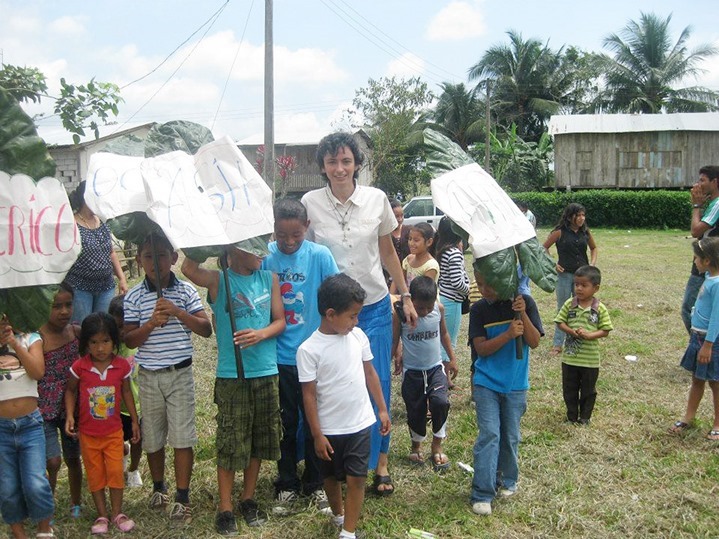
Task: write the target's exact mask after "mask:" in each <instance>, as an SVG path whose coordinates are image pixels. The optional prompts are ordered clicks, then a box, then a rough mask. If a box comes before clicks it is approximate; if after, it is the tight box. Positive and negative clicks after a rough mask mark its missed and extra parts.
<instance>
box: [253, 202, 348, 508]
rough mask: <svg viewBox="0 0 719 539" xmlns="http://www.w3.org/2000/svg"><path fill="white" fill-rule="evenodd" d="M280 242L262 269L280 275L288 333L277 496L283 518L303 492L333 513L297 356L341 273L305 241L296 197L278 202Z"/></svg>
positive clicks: (303, 214)
mask: <svg viewBox="0 0 719 539" xmlns="http://www.w3.org/2000/svg"><path fill="white" fill-rule="evenodd" d="M274 216H275V239H276V240H277V241H275V242H273V243H270V245H269V251H270V254H269V256H267V257H266V258H265V259H264V260H263V261H262V269H268V270H271V271H273V272H274V273H276V274H277V276H278V278H279V282H280V293H281V295H282V302H283V304H284V307H285V321H286V323H287V327H286V329H285V331H284V332H283V333H282V334H280V335H279V336H278V337H277V368H278V370H279V374H280V408H281V415H282V430H283V437H282V442H281V444H280V450H281V455H282V456H281V458H280V460H279V461H278V463H277V469H278V477H277V479H276V481H275V493H276V496H277V501H278V502H280V504H279V505H278V506H277V507H276V508H275V512H276V513H278V514H282V513H284V512H286V511H287V508H288V506H289V505H291V504H292V503H293V502H296V501H297V499H298V496H299V495H300V494H303V495H306V496H310V497H312V498H313V501H314V502H315V503H316V504H317V507H318V509H319V510H320V511H322V512H325V513H326V512H329V511H330V509H329V503H328V501H327V497H326V495H325V493H324V490H323V489H322V477H321V476H320V472H319V468H318V464H317V456H316V454H315V450H314V444H313V441H312V436H311V435H310V430H309V426H308V425H307V423H306V421H305V420H303V421H302V425H300V417H302V418H304V415H305V414H304V405H303V402H302V386H301V384H300V382H299V379H298V377H297V361H296V358H295V354H296V353H297V349H298V348H299V346H300V344H302V343H303V342H304V341H305V340H306V339H307V338H308V337H309V336H310V335H311V334H312V333H313V332H314V331H315V330H316V329H317V328H318V327H319V325H320V314H319V311H318V309H317V290H318V289H319V287H320V284H321V283H322V281H323V280H324V279H326V278H327V277H329V276H330V275H335V274H337V273H339V269H338V268H337V264H336V263H335V260H334V258H333V257H332V253H331V252H330V250H329V249H328V248H327V247H325V246H324V245H319V244H317V243H313V242H311V241H305V234H306V233H307V227H308V226H309V221H308V220H307V210H306V209H305V207H304V205H303V204H302V203H301V202H299V201H297V200H292V199H281V200H278V201H277V202H275V205H274ZM300 426H302V427H303V431H304V442H305V443H304V457H305V469H304V473H303V474H302V478H301V479H300V478H299V477H298V475H297V455H298V452H297V445H298V438H299V436H298V427H300Z"/></svg>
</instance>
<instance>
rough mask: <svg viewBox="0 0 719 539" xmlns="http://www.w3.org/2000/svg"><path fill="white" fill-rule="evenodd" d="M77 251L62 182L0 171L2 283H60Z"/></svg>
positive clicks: (6, 285)
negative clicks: (35, 178)
mask: <svg viewBox="0 0 719 539" xmlns="http://www.w3.org/2000/svg"><path fill="white" fill-rule="evenodd" d="M79 254H80V237H79V235H78V232H77V226H75V220H74V218H73V215H72V209H71V208H70V202H69V201H68V199H67V193H66V192H65V188H64V187H63V186H62V184H61V183H60V182H59V180H57V179H56V178H43V179H42V180H40V181H39V182H37V184H36V183H35V182H34V181H33V180H32V179H31V178H30V177H28V176H25V175H22V174H18V175H15V176H12V177H10V175H8V174H6V173H5V172H0V288H14V287H17V286H30V285H37V284H53V283H59V282H60V281H62V279H63V278H64V277H65V274H66V273H67V272H68V271H69V270H70V267H72V264H73V263H74V262H75V260H76V259H77V256H78V255H79Z"/></svg>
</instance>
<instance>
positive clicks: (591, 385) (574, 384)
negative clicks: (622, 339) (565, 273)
mask: <svg viewBox="0 0 719 539" xmlns="http://www.w3.org/2000/svg"><path fill="white" fill-rule="evenodd" d="M601 282H602V274H601V272H600V271H599V269H598V268H596V267H594V266H582V267H580V268H579V269H577V271H575V272H574V297H572V298H569V299H568V300H567V301H566V302H565V303H564V305H563V306H562V308H561V309H560V310H559V313H557V316H556V318H555V319H554V322H555V323H556V324H557V325H558V327H559V329H561V330H562V331H564V332H565V333H566V334H567V336H566V340H565V343H564V352H563V355H562V392H563V393H564V403H565V404H566V406H567V421H569V422H571V423H581V424H583V425H588V424H589V420H590V419H591V417H592V410H594V403H595V401H596V399H597V389H596V386H597V378H598V377H599V343H598V342H597V339H601V338H602V337H606V336H607V335H609V332H610V331H611V330H612V329H614V327H613V326H612V321H611V319H610V318H609V312H608V311H607V308H606V307H605V306H604V304H603V303H601V302H600V301H599V300H598V299H597V298H595V297H594V294H596V293H597V291H598V290H599V285H600V284H601Z"/></svg>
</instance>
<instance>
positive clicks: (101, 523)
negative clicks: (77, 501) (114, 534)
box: [90, 517, 110, 535]
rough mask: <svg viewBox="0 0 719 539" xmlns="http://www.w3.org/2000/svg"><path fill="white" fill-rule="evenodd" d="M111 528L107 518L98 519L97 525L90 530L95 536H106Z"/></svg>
mask: <svg viewBox="0 0 719 539" xmlns="http://www.w3.org/2000/svg"><path fill="white" fill-rule="evenodd" d="M109 527H110V521H109V520H107V518H105V517H97V518H96V519H95V523H94V524H93V525H92V527H91V528H90V533H92V534H93V535H105V534H106V533H107V531H108V528H109Z"/></svg>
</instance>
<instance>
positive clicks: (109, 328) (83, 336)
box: [80, 313, 120, 354]
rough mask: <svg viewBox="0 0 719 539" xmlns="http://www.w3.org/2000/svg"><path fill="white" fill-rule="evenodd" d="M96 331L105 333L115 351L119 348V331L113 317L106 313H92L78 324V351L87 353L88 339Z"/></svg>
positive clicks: (96, 332)
mask: <svg viewBox="0 0 719 539" xmlns="http://www.w3.org/2000/svg"><path fill="white" fill-rule="evenodd" d="M98 333H107V334H108V335H109V337H110V340H111V341H112V346H113V350H114V351H115V353H117V351H118V350H119V349H120V332H119V331H118V329H117V324H116V323H115V319H114V318H113V317H112V316H110V315H109V314H107V313H92V314H89V315H87V316H86V317H85V320H83V321H82V325H81V326H80V353H81V354H87V347H88V344H89V342H90V339H92V337H94V336H95V335H97V334H98Z"/></svg>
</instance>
